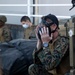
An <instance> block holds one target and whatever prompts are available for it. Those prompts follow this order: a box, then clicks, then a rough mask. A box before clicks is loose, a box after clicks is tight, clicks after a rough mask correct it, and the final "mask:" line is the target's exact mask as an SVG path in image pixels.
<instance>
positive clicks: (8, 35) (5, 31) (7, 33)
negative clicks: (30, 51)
mask: <svg viewBox="0 0 75 75" xmlns="http://www.w3.org/2000/svg"><path fill="white" fill-rule="evenodd" d="M3 36H4V40H5V41H6V42H8V41H10V40H11V33H10V30H9V29H8V28H7V29H3Z"/></svg>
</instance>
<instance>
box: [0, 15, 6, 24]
mask: <svg viewBox="0 0 75 75" xmlns="http://www.w3.org/2000/svg"><path fill="white" fill-rule="evenodd" d="M0 21H2V22H4V23H5V22H7V18H6V16H3V15H0Z"/></svg>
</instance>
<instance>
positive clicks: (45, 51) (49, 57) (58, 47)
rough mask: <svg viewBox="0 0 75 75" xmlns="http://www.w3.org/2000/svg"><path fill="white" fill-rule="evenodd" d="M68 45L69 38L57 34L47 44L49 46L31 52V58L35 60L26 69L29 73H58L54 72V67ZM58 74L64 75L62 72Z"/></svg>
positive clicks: (58, 62)
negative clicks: (55, 37)
mask: <svg viewBox="0 0 75 75" xmlns="http://www.w3.org/2000/svg"><path fill="white" fill-rule="evenodd" d="M68 45H69V40H68V39H67V38H65V37H63V36H62V37H61V36H58V37H57V39H55V40H54V41H53V42H52V43H51V44H49V47H47V48H42V49H41V50H40V51H39V52H38V51H36V50H35V51H34V52H33V58H34V60H35V61H36V62H35V63H34V64H32V65H31V66H30V67H29V70H28V71H29V74H30V75H58V74H56V67H57V66H58V65H59V64H60V63H61V60H62V58H63V57H64V55H65V53H66V52H67V50H68ZM36 52H38V53H37V56H35V54H36ZM36 57H37V59H36ZM68 57H69V56H68ZM63 62H65V61H63ZM68 63H69V61H68ZM68 63H67V64H68ZM65 64H66V63H65ZM65 64H64V65H65ZM36 65H37V66H36ZM40 68H41V70H40ZM63 69H64V68H63ZM40 71H41V72H40ZM60 75H64V74H60Z"/></svg>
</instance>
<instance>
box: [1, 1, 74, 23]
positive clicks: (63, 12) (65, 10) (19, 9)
mask: <svg viewBox="0 0 75 75" xmlns="http://www.w3.org/2000/svg"><path fill="white" fill-rule="evenodd" d="M27 1H28V0H0V4H27ZM30 1H31V3H33V0H30ZM46 3H47V4H71V0H39V4H46ZM70 8H71V6H67V7H66V6H63V7H58V6H57V7H56V6H55V7H54V6H53V7H52V6H49V7H46V6H44V7H39V13H38V14H40V15H46V14H49V13H52V14H55V15H57V16H72V15H74V14H75V8H74V9H73V10H71V11H69V9H70ZM0 13H6V14H7V13H10V14H23V15H24V14H27V7H26V6H0ZM32 13H33V10H32V7H31V14H32ZM6 17H7V19H8V21H7V23H12V24H20V19H21V17H22V16H6ZM31 20H32V18H31Z"/></svg>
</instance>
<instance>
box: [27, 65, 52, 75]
mask: <svg viewBox="0 0 75 75" xmlns="http://www.w3.org/2000/svg"><path fill="white" fill-rule="evenodd" d="M28 72H29V75H53V74H50V73H48V71H47V70H45V69H44V68H43V67H42V66H40V65H36V64H32V65H30V66H29V69H28Z"/></svg>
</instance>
